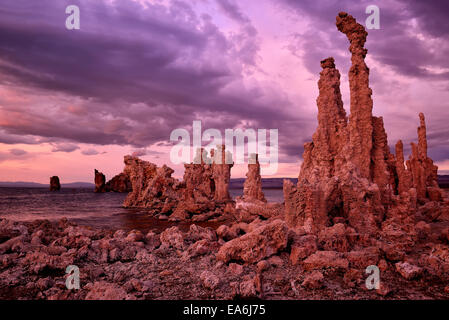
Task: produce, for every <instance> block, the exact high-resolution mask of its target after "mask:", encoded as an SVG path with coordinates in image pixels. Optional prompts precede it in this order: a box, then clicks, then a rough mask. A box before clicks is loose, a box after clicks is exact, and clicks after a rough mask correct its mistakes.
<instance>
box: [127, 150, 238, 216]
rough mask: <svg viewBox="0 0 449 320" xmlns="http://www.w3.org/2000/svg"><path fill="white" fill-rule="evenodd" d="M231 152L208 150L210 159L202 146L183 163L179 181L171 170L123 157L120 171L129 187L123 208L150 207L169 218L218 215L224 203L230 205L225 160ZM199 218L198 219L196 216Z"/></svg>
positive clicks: (227, 162)
mask: <svg viewBox="0 0 449 320" xmlns="http://www.w3.org/2000/svg"><path fill="white" fill-rule="evenodd" d="M230 157H231V155H230V154H229V153H227V152H226V151H225V146H224V145H223V146H218V147H217V150H212V151H211V158H208V157H207V154H206V153H205V151H204V150H203V149H200V150H198V153H197V155H196V159H198V161H194V163H191V164H185V165H184V166H185V172H184V177H183V181H179V180H177V179H175V178H173V177H172V176H171V175H172V174H173V172H174V171H173V169H171V168H169V167H167V166H166V165H164V166H163V167H160V168H159V167H157V166H156V165H155V164H153V163H150V162H148V161H143V160H141V159H139V158H137V157H132V156H125V169H124V171H123V174H125V175H126V176H128V177H129V179H130V181H131V185H132V186H131V190H132V192H130V193H129V194H128V197H127V198H126V199H125V202H124V206H125V207H144V208H151V209H152V210H154V211H155V212H157V213H160V214H164V215H167V216H170V220H172V221H179V220H186V219H190V218H192V217H193V216H195V215H201V214H208V216H207V217H202V218H211V217H215V216H217V215H220V214H221V213H222V212H223V210H224V208H225V207H226V206H228V207H229V205H230V204H231V206H232V198H231V196H230V194H229V182H230V178H231V168H232V166H233V163H232V162H230V161H226V159H229V158H230ZM200 219H201V218H200Z"/></svg>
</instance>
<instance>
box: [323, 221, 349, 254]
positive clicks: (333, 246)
mask: <svg viewBox="0 0 449 320" xmlns="http://www.w3.org/2000/svg"><path fill="white" fill-rule="evenodd" d="M318 242H319V244H320V246H321V247H322V248H323V249H324V250H328V251H339V252H347V251H349V242H348V239H347V237H346V228H345V225H344V224H343V223H338V224H336V225H334V226H332V227H329V228H325V229H323V230H322V231H320V232H319V234H318Z"/></svg>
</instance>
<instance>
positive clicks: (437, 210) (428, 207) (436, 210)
mask: <svg viewBox="0 0 449 320" xmlns="http://www.w3.org/2000/svg"><path fill="white" fill-rule="evenodd" d="M441 213H442V212H441V207H440V204H439V203H438V202H435V201H429V202H427V203H426V204H425V205H423V206H420V207H419V208H418V214H419V215H421V216H423V217H424V218H425V220H426V221H427V222H433V221H436V220H437V219H438V218H439V217H440V215H441Z"/></svg>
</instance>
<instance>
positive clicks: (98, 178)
mask: <svg viewBox="0 0 449 320" xmlns="http://www.w3.org/2000/svg"><path fill="white" fill-rule="evenodd" d="M94 175H95V178H94V182H95V190H94V192H96V193H101V192H106V177H105V175H104V174H103V173H102V172H100V171H98V170H97V169H94Z"/></svg>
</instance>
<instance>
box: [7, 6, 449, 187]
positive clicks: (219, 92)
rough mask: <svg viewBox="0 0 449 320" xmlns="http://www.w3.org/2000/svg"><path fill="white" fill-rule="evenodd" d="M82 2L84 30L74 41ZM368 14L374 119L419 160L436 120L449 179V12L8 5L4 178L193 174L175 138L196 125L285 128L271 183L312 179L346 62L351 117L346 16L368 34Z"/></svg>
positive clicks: (433, 145) (434, 139) (432, 149)
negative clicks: (321, 110) (70, 21)
mask: <svg viewBox="0 0 449 320" xmlns="http://www.w3.org/2000/svg"><path fill="white" fill-rule="evenodd" d="M354 3H356V4H354ZM69 5H76V6H78V7H79V9H80V29H79V30H68V29H67V28H66V23H65V22H66V19H67V17H68V16H69V15H68V14H66V13H65V9H66V7H67V6H69ZM368 5H377V6H378V7H379V9H380V29H379V30H368V32H369V35H368V40H367V43H366V48H367V49H368V56H367V59H366V62H367V65H368V66H369V68H370V86H371V88H372V89H373V100H374V109H373V113H374V115H376V116H383V118H384V123H385V128H386V131H387V134H388V141H389V145H390V147H391V148H393V147H394V145H395V143H396V142H397V140H399V139H402V140H403V142H404V146H405V150H404V152H405V155H406V158H407V157H408V154H409V153H410V147H409V146H410V142H412V141H416V140H417V133H416V128H417V126H418V125H419V118H418V114H419V112H423V113H424V114H425V116H426V122H427V135H428V145H429V155H430V157H432V158H433V160H434V161H435V162H436V164H437V165H438V166H439V168H440V171H439V172H440V173H449V147H448V146H449V144H448V140H449V127H448V125H447V123H448V121H449V108H448V107H449V59H448V58H447V57H448V56H449V19H447V12H449V2H447V1H445V0H434V1H421V0H410V1H405V0H382V1H357V2H355V1H347V0H310V1H309V0H301V1H294V0H247V1H235V0H189V1H181V0H173V1H165V0H153V1H147V0H141V1H133V0H115V1H112V0H95V1H92V0H40V1H30V0H2V1H1V3H0V181H34V182H40V183H48V181H49V177H50V176H53V175H58V176H59V177H60V179H61V182H62V183H69V182H76V181H85V182H92V181H93V178H94V174H93V172H94V169H98V170H100V171H102V172H103V173H105V174H106V177H107V178H108V179H109V178H111V177H112V176H113V175H115V174H118V173H119V172H121V171H122V169H123V166H124V165H123V156H124V155H126V154H134V155H137V156H139V157H141V158H142V159H144V160H148V161H151V162H154V163H156V164H158V165H162V164H164V163H165V164H167V165H168V166H170V167H172V168H173V169H175V174H174V176H176V177H182V175H183V166H182V165H175V164H172V163H171V162H170V157H169V154H170V150H171V148H172V146H173V144H174V143H173V142H170V134H171V132H172V131H173V130H175V129H178V128H181V129H186V130H188V131H189V132H190V131H191V129H192V125H193V121H195V120H200V121H201V123H202V128H203V130H205V129H208V128H215V129H218V130H220V131H221V132H223V133H224V130H225V129H236V128H241V129H249V128H251V129H255V130H257V129H267V130H269V129H278V132H279V167H278V170H277V172H276V174H275V175H273V176H272V177H297V176H298V173H299V169H300V164H301V161H302V158H301V157H302V153H303V144H304V143H305V142H307V141H310V140H311V136H312V134H313V132H314V131H315V129H316V126H317V120H316V116H317V107H316V98H317V96H318V87H317V81H318V78H319V72H320V69H321V68H320V61H321V60H323V59H324V58H327V57H330V56H333V57H334V58H335V61H336V66H337V68H338V69H339V70H340V72H341V74H342V77H341V90H342V94H343V101H344V106H345V109H346V110H347V112H349V85H348V77H347V73H348V70H349V67H350V53H349V51H348V47H349V44H348V41H347V39H346V37H345V36H344V35H343V34H342V33H340V32H339V31H338V30H337V28H336V26H335V17H336V16H337V14H338V12H340V11H346V12H348V13H350V14H352V15H353V16H354V17H355V18H356V19H357V20H358V22H359V23H362V24H365V20H366V18H367V17H368V14H366V13H365V9H366V7H367V6H368ZM392 150H393V149H392ZM245 173H246V165H236V166H234V168H233V169H232V177H233V178H239V177H244V175H245Z"/></svg>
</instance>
